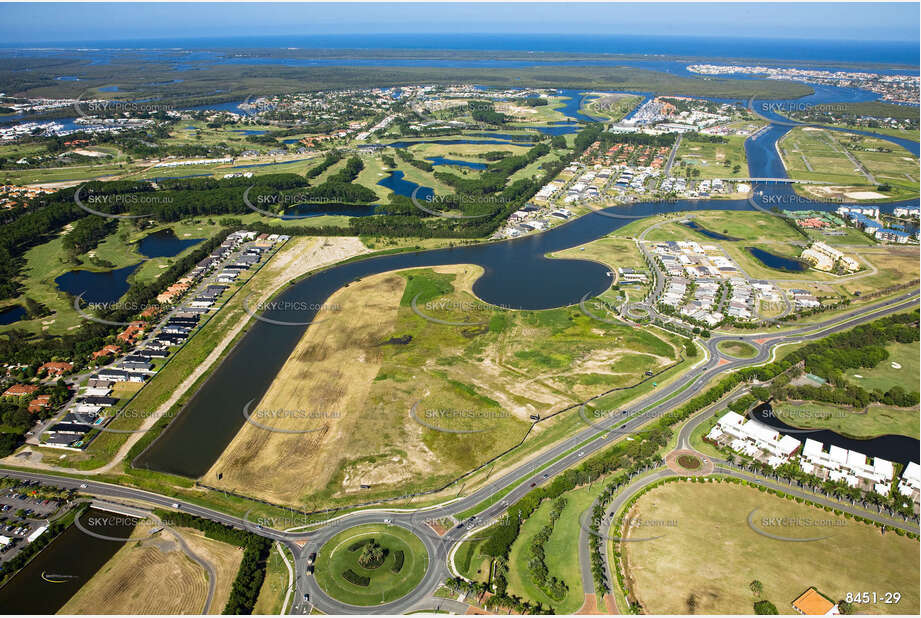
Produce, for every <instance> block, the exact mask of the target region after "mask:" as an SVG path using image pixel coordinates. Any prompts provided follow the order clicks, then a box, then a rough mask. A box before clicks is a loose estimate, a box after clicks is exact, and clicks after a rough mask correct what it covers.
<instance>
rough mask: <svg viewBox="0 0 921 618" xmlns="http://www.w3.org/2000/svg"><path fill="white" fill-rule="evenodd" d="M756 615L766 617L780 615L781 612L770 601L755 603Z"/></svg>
mask: <svg viewBox="0 0 921 618" xmlns="http://www.w3.org/2000/svg"><path fill="white" fill-rule="evenodd" d="M755 613H756V614H758V615H759V616H764V615H767V614H779V613H780V612H778V611H777V608H776V607H774V604H773V603H771V602H770V601H758V602H757V603H755Z"/></svg>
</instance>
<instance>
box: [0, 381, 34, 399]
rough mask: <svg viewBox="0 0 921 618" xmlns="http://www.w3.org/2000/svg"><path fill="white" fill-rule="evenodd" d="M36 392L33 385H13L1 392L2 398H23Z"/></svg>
mask: <svg viewBox="0 0 921 618" xmlns="http://www.w3.org/2000/svg"><path fill="white" fill-rule="evenodd" d="M37 390H38V387H37V386H35V385H34V384H14V385H13V386H11V387H9V388H8V389H6V390H5V391H4V392H3V396H4V397H25V396H26V395H31V394H32V393H34V392H35V391H37Z"/></svg>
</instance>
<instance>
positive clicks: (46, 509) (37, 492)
mask: <svg viewBox="0 0 921 618" xmlns="http://www.w3.org/2000/svg"><path fill="white" fill-rule="evenodd" d="M44 493H45V492H44V491H43V488H42V487H41V486H40V485H38V484H37V483H34V484H17V485H15V486H13V487H3V488H0V563H3V562H6V561H7V560H10V559H11V558H13V557H14V556H16V554H18V553H19V552H20V551H21V550H22V548H23V547H26V545H28V543H29V537H30V535H32V534H33V533H35V532H36V531H37V530H39V529H40V528H42V527H43V526H47V525H48V519H49V518H50V517H53V516H54V515H55V514H56V513H57V512H58V511H59V510H60V508H61V505H62V504H64V503H65V502H66V500H64V499H62V498H48V497H45V496H44V495H43V494H44Z"/></svg>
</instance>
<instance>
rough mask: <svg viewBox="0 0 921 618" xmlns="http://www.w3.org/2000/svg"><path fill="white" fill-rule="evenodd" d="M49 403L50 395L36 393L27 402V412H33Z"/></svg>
mask: <svg viewBox="0 0 921 618" xmlns="http://www.w3.org/2000/svg"><path fill="white" fill-rule="evenodd" d="M50 405H51V395H38V396H36V397H35V399H33V400H32V401H30V402H29V413H30V414H35V413H37V412H38V411H40V410H42V409H43V408H47V407H48V406H50Z"/></svg>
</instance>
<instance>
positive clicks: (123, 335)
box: [116, 322, 146, 343]
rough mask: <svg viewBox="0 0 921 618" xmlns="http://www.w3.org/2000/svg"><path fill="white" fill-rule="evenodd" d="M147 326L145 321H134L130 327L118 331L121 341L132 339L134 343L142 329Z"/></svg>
mask: <svg viewBox="0 0 921 618" xmlns="http://www.w3.org/2000/svg"><path fill="white" fill-rule="evenodd" d="M144 326H146V324H144V322H132V323H131V324H129V325H128V328H126V329H125V330H123V331H122V332H120V333H118V337H116V339H118V340H119V341H131V342H132V343H133V342H134V341H135V340H136V339H137V338H138V336H139V335H140V334H141V330H142V329H143V328H144Z"/></svg>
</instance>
